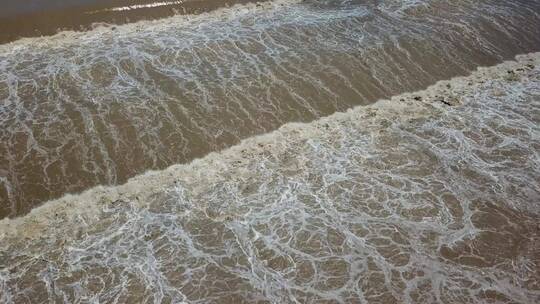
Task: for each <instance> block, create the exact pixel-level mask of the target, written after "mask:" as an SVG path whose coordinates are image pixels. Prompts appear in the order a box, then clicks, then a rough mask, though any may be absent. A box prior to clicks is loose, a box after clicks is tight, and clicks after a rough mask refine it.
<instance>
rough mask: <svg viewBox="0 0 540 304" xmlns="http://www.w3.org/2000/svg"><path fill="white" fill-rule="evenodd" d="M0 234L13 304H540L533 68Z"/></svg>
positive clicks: (323, 123) (538, 139) (65, 206)
mask: <svg viewBox="0 0 540 304" xmlns="http://www.w3.org/2000/svg"><path fill="white" fill-rule="evenodd" d="M519 60H520V61H519V63H508V64H505V65H502V66H499V67H497V68H490V69H483V70H481V71H479V72H477V73H475V74H474V75H473V76H472V77H468V78H463V79H456V80H452V81H448V82H442V83H439V84H438V85H437V86H435V87H432V88H430V89H429V90H428V91H425V92H419V93H414V94H408V95H403V96H397V97H395V98H392V99H391V100H386V101H381V102H378V103H376V104H375V105H373V106H369V107H357V108H355V109H354V110H352V111H348V112H347V113H341V114H335V115H332V116H330V117H328V118H325V119H322V120H318V121H315V122H313V123H310V124H288V125H286V126H284V127H282V128H280V129H279V130H278V131H276V132H274V133H271V134H268V135H264V136H261V137H256V138H251V139H248V140H245V141H243V142H242V144H241V145H239V146H235V147H233V148H231V149H229V150H226V151H223V152H221V153H213V154H211V155H209V156H208V157H205V158H203V159H201V160H197V161H194V162H193V163H191V164H190V165H177V166H173V167H171V168H168V169H167V170H165V171H161V172H155V173H149V174H146V175H143V176H140V177H137V178H135V179H132V180H130V181H129V183H128V184H126V185H124V186H121V187H112V188H97V189H94V190H91V191H90V192H86V193H84V194H83V195H80V196H68V197H66V198H64V199H62V200H59V201H55V202H51V203H48V205H45V206H43V207H40V208H38V209H36V210H34V212H32V213H31V214H29V215H26V216H24V217H21V218H18V219H15V220H8V219H4V220H3V221H0V231H2V232H3V235H0V237H2V239H1V240H2V242H0V301H1V302H7V303H11V302H14V303H45V302H49V303H51V302H63V303H75V302H77V303H80V302H83V303H87V302H88V303H90V302H92V303H134V302H136V303H538V301H539V300H540V271H539V269H540V268H539V267H540V255H539V252H540V230H539V229H540V226H539V225H538V217H539V216H540V209H539V206H538V202H539V201H540V185H539V184H538V181H539V180H540V157H539V155H540V154H539V152H540V53H536V54H534V55H530V56H528V57H521V58H520V59H519Z"/></svg>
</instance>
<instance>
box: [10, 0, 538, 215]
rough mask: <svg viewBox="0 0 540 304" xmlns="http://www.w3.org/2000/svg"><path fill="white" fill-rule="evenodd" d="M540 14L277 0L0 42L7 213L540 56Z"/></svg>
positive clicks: (525, 5)
mask: <svg viewBox="0 0 540 304" xmlns="http://www.w3.org/2000/svg"><path fill="white" fill-rule="evenodd" d="M539 12H540V2H539V1H529V0H527V1H514V0H512V1H500V0H497V1H458V2H456V1H441V0H438V1H427V0H426V1H389V0H385V1H356V2H355V1H352V2H349V1H346V2H344V3H342V2H337V1H330V2H304V3H300V4H296V3H291V2H271V3H267V4H264V5H262V4H259V5H247V6H240V7H234V8H230V9H224V10H219V11H215V12H212V13H208V14H202V15H198V16H177V17H173V18H168V19H163V20H160V21H153V22H142V23H136V24H131V25H124V26H118V27H116V28H114V27H107V28H98V29H96V30H94V31H90V32H82V33H72V32H64V33H61V34H58V35H56V36H54V37H46V38H32V39H22V40H20V41H17V42H14V43H11V44H5V45H0V101H1V102H2V107H1V109H0V155H1V158H0V201H1V202H2V204H0V216H2V217H5V216H16V215H21V214H24V213H26V212H28V211H29V210H30V209H31V208H33V207H34V206H36V205H37V204H39V203H41V202H43V201H45V200H48V199H53V198H57V197H60V196H61V195H63V194H65V193H67V192H78V191H81V190H84V189H87V188H89V187H92V186H95V185H98V184H120V183H123V182H125V181H126V180H127V179H128V178H129V177H132V176H134V175H136V174H140V173H143V172H144V171H146V170H149V169H154V170H155V169H163V168H165V167H167V166H169V165H172V164H176V163H185V162H188V161H190V160H192V159H194V158H196V157H201V156H203V155H205V154H207V153H209V152H211V151H216V150H220V149H222V148H225V147H228V146H231V145H233V144H236V143H238V142H239V141H240V140H241V139H243V138H247V137H250V136H253V135H255V134H261V133H265V132H268V131H271V130H274V129H276V128H277V127H279V126H280V125H283V124H284V123H287V122H291V121H311V120H313V119H316V118H318V117H321V116H325V115H328V114H331V113H333V112H336V111H343V110H345V109H347V108H350V107H351V106H353V105H359V104H368V103H372V102H374V101H376V100H377V99H379V98H382V97H389V96H392V95H395V94H396V93H401V92H404V91H411V90H416V89H420V88H423V87H425V86H427V85H429V84H433V83H434V82H435V81H436V80H440V79H448V78H450V77H451V76H456V75H458V74H466V73H468V72H470V71H471V70H472V69H473V68H474V67H476V66H479V65H491V64H494V63H496V62H500V61H501V60H502V59H509V58H512V57H513V56H515V55H516V54H519V53H525V52H530V51H535V50H538V49H540V17H539V15H538V14H539Z"/></svg>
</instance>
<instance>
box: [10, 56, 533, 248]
mask: <svg viewBox="0 0 540 304" xmlns="http://www.w3.org/2000/svg"><path fill="white" fill-rule="evenodd" d="M539 64H540V53H531V54H527V55H520V56H517V57H516V60H515V61H508V62H504V63H502V64H499V65H497V66H494V67H485V68H479V69H478V70H476V71H475V72H473V73H472V74H471V75H470V76H467V77H458V78H454V79H451V80H446V81H440V82H437V83H436V84H435V85H433V86H430V87H428V88H427V89H425V90H423V91H419V92H413V93H406V94H402V95H398V96H394V97H392V98H391V99H388V100H380V101H378V102H376V103H375V104H373V105H370V106H359V107H355V108H353V109H350V110H348V111H347V112H345V113H335V114H333V115H331V116H328V117H325V118H321V119H319V120H317V121H314V122H312V123H307V124H305V123H289V124H285V125H283V126H282V127H280V128H279V129H278V130H276V131H274V132H271V133H269V134H265V135H261V136H256V137H252V138H248V139H245V140H243V141H242V142H241V143H240V144H239V145H236V146H233V147H231V148H228V149H226V150H223V151H220V152H213V153H210V154H209V155H207V156H206V157H204V158H201V159H196V160H194V161H192V162H191V163H189V164H182V165H173V166H171V167H169V168H167V169H165V170H162V171H150V172H147V173H145V174H142V175H139V176H136V177H134V178H132V179H130V180H129V181H128V182H127V183H126V184H124V185H120V186H114V187H103V186H99V187H96V188H92V189H89V190H87V191H85V192H83V193H81V194H69V195H66V196H64V197H62V198H60V199H57V200H53V201H49V202H46V203H44V204H43V205H42V206H40V207H38V208H35V209H33V210H32V211H31V212H30V213H29V214H27V215H25V216H22V217H19V218H14V219H3V220H1V221H0V236H1V237H2V238H4V239H6V238H11V237H16V238H36V237H39V236H41V235H46V234H48V233H50V232H52V231H54V232H55V233H57V234H58V232H59V231H62V232H64V233H65V235H66V236H68V235H70V234H72V233H73V231H74V230H76V229H74V228H75V227H81V226H85V225H89V223H91V219H92V218H96V219H97V218H99V217H100V214H101V213H102V212H103V210H104V209H107V208H109V207H110V206H111V204H115V203H122V202H131V203H133V204H135V205H139V206H142V205H145V204H147V203H148V202H149V201H151V199H150V198H151V197H152V196H154V195H157V194H159V193H160V192H162V191H164V189H168V188H171V187H174V185H175V183H176V182H178V181H182V182H184V183H187V184H190V185H194V186H193V189H191V191H192V193H193V194H194V195H197V194H198V193H200V192H202V191H206V190H207V188H206V187H205V186H206V185H207V184H209V183H211V182H212V181H213V180H218V179H221V178H223V176H224V174H226V175H227V176H228V178H231V179H235V180H238V181H242V180H246V179H249V178H250V174H251V171H250V170H249V168H248V167H246V165H245V164H247V163H248V160H253V159H258V158H259V157H262V156H264V157H277V156H278V155H282V154H283V153H286V150H287V147H290V146H291V144H292V143H299V144H300V143H302V142H306V141H308V140H310V139H312V138H317V137H318V136H323V137H324V136H328V134H332V132H338V130H339V128H338V125H340V124H354V125H357V126H358V127H359V128H362V129H367V130H369V131H370V132H372V133H373V136H376V133H377V132H383V131H384V128H385V126H386V125H388V124H390V123H391V122H396V121H401V122H404V123H406V122H407V121H409V120H413V119H415V118H418V117H424V116H429V115H444V113H445V111H446V109H448V108H449V107H456V106H460V105H461V104H462V102H463V100H464V99H463V97H465V96H473V95H474V94H475V93H476V89H477V88H478V86H479V85H481V84H483V83H484V82H486V81H490V80H502V81H509V82H526V81H528V79H527V75H528V74H527V73H528V72H530V71H531V70H533V69H535V70H538V69H539V68H538V65H539ZM493 90H497V88H493Z"/></svg>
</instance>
